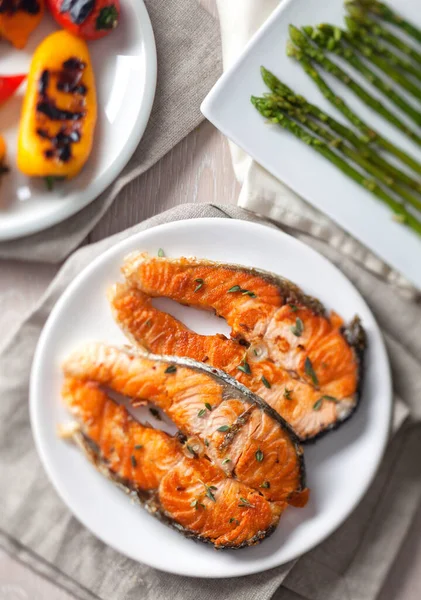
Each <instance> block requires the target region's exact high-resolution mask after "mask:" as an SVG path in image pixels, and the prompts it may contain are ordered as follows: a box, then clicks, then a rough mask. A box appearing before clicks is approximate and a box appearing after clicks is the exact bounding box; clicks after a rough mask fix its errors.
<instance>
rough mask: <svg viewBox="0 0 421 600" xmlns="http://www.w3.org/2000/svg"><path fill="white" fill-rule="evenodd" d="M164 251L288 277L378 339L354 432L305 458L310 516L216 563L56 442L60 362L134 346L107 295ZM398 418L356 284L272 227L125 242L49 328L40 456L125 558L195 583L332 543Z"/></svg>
mask: <svg viewBox="0 0 421 600" xmlns="http://www.w3.org/2000/svg"><path fill="white" fill-rule="evenodd" d="M159 248H163V249H164V251H165V253H166V255H167V256H171V257H179V256H197V257H204V258H208V259H213V260H216V261H221V262H222V261H225V262H226V261H230V262H234V263H240V264H243V265H249V266H253V267H260V268H262V269H267V270H269V271H272V272H274V273H278V274H280V275H283V276H285V277H287V278H290V279H292V280H293V281H294V282H295V283H297V284H298V285H300V286H301V287H302V288H303V289H304V290H305V292H307V293H309V294H312V295H315V296H317V297H318V298H320V300H321V301H322V302H323V303H325V305H326V306H327V307H328V308H332V309H335V310H336V311H338V312H339V314H341V315H342V316H343V317H344V318H345V319H346V320H350V319H351V318H352V317H353V316H354V315H355V314H356V313H357V314H358V315H360V317H361V319H362V322H363V324H364V327H365V328H366V331H367V334H368V342H369V345H368V351H367V361H366V371H365V383H364V390H363V397H362V400H361V406H360V407H359V409H358V410H357V412H356V413H355V415H354V416H353V417H352V419H351V420H350V421H349V422H347V423H345V424H344V425H343V426H342V427H340V428H339V429H338V430H336V431H334V432H332V433H329V434H328V435H327V436H325V437H324V438H322V439H320V440H319V441H318V442H316V443H315V444H312V445H308V446H306V447H305V462H306V467H307V483H308V485H309V487H310V489H311V495H310V501H309V503H308V505H307V506H306V507H305V508H304V509H298V508H292V507H288V509H287V510H286V511H285V513H284V515H283V516H282V518H281V522H280V525H279V527H278V529H277V530H276V531H275V533H274V534H273V535H272V536H271V537H270V538H268V539H267V540H265V541H264V542H263V543H262V544H260V545H259V546H255V547H253V548H247V549H243V550H237V551H235V550H230V551H224V552H215V550H214V549H213V548H212V547H210V546H208V545H205V544H200V543H196V542H193V541H191V540H187V539H185V538H183V536H182V535H181V534H179V533H177V532H176V531H173V530H172V529H170V528H168V527H166V526H165V525H163V524H162V523H160V522H158V521H157V520H156V519H154V518H153V517H152V516H150V515H149V514H147V513H146V511H144V510H143V509H142V508H140V507H139V506H135V505H133V504H131V502H130V500H129V499H128V498H127V497H126V496H125V494H124V493H122V492H121V491H120V490H119V489H118V488H117V487H116V486H114V485H113V484H112V483H111V482H109V481H108V480H106V479H105V478H104V477H103V476H101V475H100V474H99V473H98V472H97V471H96V470H95V469H94V467H93V466H92V465H91V464H90V463H88V462H87V460H86V459H85V457H84V456H82V454H81V453H80V451H79V450H78V449H76V448H75V447H73V446H72V445H70V444H68V443H66V442H64V441H62V440H60V439H58V437H57V435H56V426H57V425H58V424H59V423H62V422H63V421H68V420H69V417H68V415H67V414H66V411H65V409H64V408H63V406H62V404H61V401H60V386H61V383H62V375H61V371H60V363H61V362H62V360H63V359H64V358H65V357H66V356H67V355H68V354H69V353H70V352H71V351H72V350H74V349H75V348H77V347H78V346H79V345H81V344H83V343H84V342H86V341H88V340H103V341H107V342H110V343H117V344H121V343H124V342H126V340H125V338H124V336H123V335H122V333H121V332H120V330H119V329H118V327H117V325H115V324H114V322H113V319H112V317H111V314H110V310H109V307H108V303H107V299H106V295H105V294H106V290H107V288H108V287H109V286H110V285H111V284H113V283H114V282H116V281H117V280H119V279H121V276H120V265H121V263H122V260H123V257H124V256H125V255H127V254H128V253H129V252H131V251H133V250H142V251H148V252H150V253H151V254H153V255H156V253H157V251H158V249H159ZM157 302H158V303H159V305H160V306H161V307H163V306H165V308H166V310H169V311H170V312H171V313H172V314H174V315H175V316H177V317H178V318H181V320H183V321H184V322H185V323H187V325H189V326H190V327H191V328H192V329H194V330H196V331H198V332H199V333H205V334H209V333H215V332H216V331H219V332H223V333H226V332H227V330H226V325H225V324H224V322H223V321H222V320H221V319H217V318H216V317H214V316H213V315H210V314H207V313H204V312H201V311H198V310H194V309H189V308H187V307H181V306H179V305H176V304H175V303H172V302H170V301H168V300H163V299H161V300H158V301H157ZM126 343H127V342H126ZM391 407H392V393H391V378H390V370H389V365H388V359H387V355H386V351H385V348H384V344H383V340H382V336H381V334H380V331H379V328H378V326H377V324H376V321H375V320H374V317H373V315H372V314H371V312H370V310H369V308H368V307H367V305H366V303H365V302H364V300H363V299H362V297H361V296H360V294H359V293H358V292H357V290H356V289H355V288H354V287H353V285H352V284H351V283H350V282H349V281H348V280H347V279H346V278H345V277H344V275H342V273H340V271H338V270H337V269H336V268H335V267H334V266H333V265H332V264H331V263H329V262H328V261H327V260H326V259H325V258H323V257H322V256H320V255H319V254H317V253H316V252H315V251H314V250H312V249H310V248H309V247H307V246H305V245H304V244H303V243H301V242H299V241H298V240H296V239H294V238H293V237H290V236H288V235H286V234H285V233H282V232H280V231H279V230H276V229H272V228H269V227H265V226H263V225H257V224H253V223H247V222H244V221H235V220H224V219H192V220H190V221H178V222H175V223H170V224H166V225H161V226H159V227H155V228H153V229H150V230H148V231H144V232H141V233H139V234H136V235H134V236H132V237H131V238H129V239H127V240H124V241H123V242H121V243H119V244H117V245H116V246H114V247H113V248H111V249H110V250H108V251H107V252H105V253H104V254H103V255H101V256H100V257H98V258H97V259H96V260H94V261H93V262H92V263H91V264H90V265H89V266H88V267H87V268H86V269H85V270H84V271H82V272H81V273H80V275H79V276H78V277H77V278H76V279H75V280H74V281H73V282H72V283H71V285H69V287H68V288H67V290H66V291H65V293H64V294H63V296H62V297H61V299H60V300H59V301H58V302H57V304H56V306H55V308H54V310H53V311H52V313H51V315H50V318H49V319H48V322H47V324H46V325H45V328H44V330H43V332H42V335H41V337H40V340H39V343H38V348H37V351H36V354H35V359H34V363H33V367H32V376H31V390H30V412H31V422H32V428H33V433H34V437H35V442H36V445H37V448H38V452H39V454H40V456H41V460H42V462H43V464H44V467H45V469H46V471H47V473H48V475H49V477H50V479H51V481H52V482H53V484H54V485H55V487H56V489H57V491H58V493H59V494H60V496H61V497H62V499H63V500H64V502H65V503H66V504H67V505H68V506H69V508H70V509H71V511H72V512H73V513H74V515H75V516H76V517H77V518H78V519H79V520H80V521H81V522H82V523H83V524H84V525H85V526H86V527H88V528H89V529H90V530H91V531H92V532H93V533H94V534H95V535H96V536H97V537H99V538H100V539H102V540H103V541H104V542H105V543H107V544H109V545H110V546H112V547H114V548H115V549H117V550H119V551H120V552H122V553H123V554H126V555H127V556H129V557H131V558H133V559H135V560H138V561H140V562H143V563H146V564H148V565H151V566H152V567H155V568H157V569H161V570H163V571H169V572H172V573H177V574H179V575H190V576H194V577H235V576H239V575H248V574H250V573H256V572H259V571H263V570H265V569H270V568H271V567H276V566H277V565H280V564H282V563H285V562H287V561H289V560H292V559H294V558H296V557H297V556H299V555H301V554H302V553H304V552H306V551H307V550H310V549H311V548H313V547H314V546H316V544H318V543H320V542H321V541H322V540H323V539H324V538H326V537H327V536H328V535H329V534H330V533H332V532H333V531H334V530H335V529H336V528H337V527H338V526H339V525H340V524H341V523H342V522H343V521H344V520H345V519H346V518H347V517H348V515H349V514H350V513H351V511H352V510H353V509H354V508H355V506H356V505H357V504H358V502H359V501H360V500H361V497H362V496H363V494H364V493H365V491H366V490H367V488H368V486H369V484H370V482H371V481H372V479H373V477H374V474H375V472H376V470H377V467H378V465H379V462H380V460H381V457H382V455H383V451H384V448H385V444H386V441H387V438H388V432H389V424H390V417H391ZM149 418H150V415H149ZM94 498H95V500H96V501H95V502H93V501H92V500H93V499H94ZM98 498H101V502H100V504H98V502H97V500H98ZM98 507H99V508H100V509H98Z"/></svg>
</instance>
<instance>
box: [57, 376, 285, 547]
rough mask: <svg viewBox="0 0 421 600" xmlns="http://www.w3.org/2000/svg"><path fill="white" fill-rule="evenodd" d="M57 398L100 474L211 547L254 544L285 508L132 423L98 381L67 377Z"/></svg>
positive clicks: (168, 439) (158, 433)
mask: <svg viewBox="0 0 421 600" xmlns="http://www.w3.org/2000/svg"><path fill="white" fill-rule="evenodd" d="M62 397H63V400H64V402H65V404H66V406H67V408H68V409H69V411H70V412H71V414H72V415H73V417H74V418H75V419H76V422H77V427H73V428H72V436H73V439H74V441H75V442H76V443H77V444H78V445H79V446H80V447H81V448H82V450H83V451H84V452H85V454H86V455H87V457H88V458H89V459H90V460H91V461H92V462H93V463H94V464H95V465H96V467H97V468H98V469H99V471H100V472H101V473H103V474H104V475H105V476H106V477H108V478H109V479H111V480H112V481H114V482H116V483H117V484H118V485H119V486H120V487H122V488H123V489H124V490H125V491H126V492H127V493H129V494H130V495H131V496H132V497H133V498H134V499H135V500H137V501H138V502H140V503H141V504H142V505H143V506H145V508H146V509H147V510H148V511H149V512H150V513H151V514H152V515H154V516H155V517H158V518H159V519H160V520H162V521H164V522H165V523H167V524H169V525H171V526H172V527H174V528H176V529H177V530H178V531H181V532H182V533H183V534H184V535H186V536H188V537H194V538H196V539H198V540H201V541H204V542H209V543H212V544H214V545H215V547H216V548H241V547H244V546H250V545H252V544H256V543H258V542H260V541H261V540H262V539H264V538H265V537H267V536H268V535H269V534H270V533H271V532H272V531H273V530H274V529H275V527H276V525H277V523H278V521H279V518H280V515H281V513H282V511H283V510H284V508H285V507H286V506H287V504H286V503H284V502H270V501H268V500H267V499H266V498H265V497H264V496H263V495H262V494H260V493H259V492H258V491H256V490H253V489H252V488H250V487H248V486H247V485H245V484H243V483H242V482H240V481H238V480H236V479H233V478H228V477H227V476H226V474H225V473H224V472H223V471H222V470H221V469H219V468H218V467H217V466H215V465H213V464H212V463H211V462H210V461H209V460H208V459H207V458H205V457H201V458H200V457H195V458H189V457H188V456H186V453H185V450H184V448H183V445H182V443H181V442H180V440H179V439H178V438H177V437H171V436H170V435H168V434H167V433H165V432H163V431H158V430H155V429H153V428H151V427H150V426H144V425H142V424H140V423H138V422H137V421H135V420H134V419H133V418H132V417H131V416H130V414H129V413H128V411H127V410H126V408H125V407H124V406H121V405H118V404H116V403H115V402H114V400H112V399H111V398H110V397H109V396H108V395H107V393H106V392H105V391H103V390H101V389H100V387H99V385H98V384H97V383H94V382H91V381H82V380H81V379H74V378H66V380H65V382H64V386H63V390H62Z"/></svg>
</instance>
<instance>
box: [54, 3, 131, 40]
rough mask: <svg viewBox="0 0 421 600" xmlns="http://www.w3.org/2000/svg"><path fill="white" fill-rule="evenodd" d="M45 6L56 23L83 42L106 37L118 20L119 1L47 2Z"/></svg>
mask: <svg viewBox="0 0 421 600" xmlns="http://www.w3.org/2000/svg"><path fill="white" fill-rule="evenodd" d="M47 6H48V8H49V9H50V11H51V13H52V15H53V17H54V18H55V20H56V21H57V23H59V24H60V25H61V26H62V27H64V29H67V30H68V31H70V33H73V35H77V36H78V37H81V38H83V39H85V40H97V39H99V38H102V37H104V36H105V35H108V34H109V33H111V31H112V30H113V29H115V28H116V27H117V25H118V21H119V18H120V0H47Z"/></svg>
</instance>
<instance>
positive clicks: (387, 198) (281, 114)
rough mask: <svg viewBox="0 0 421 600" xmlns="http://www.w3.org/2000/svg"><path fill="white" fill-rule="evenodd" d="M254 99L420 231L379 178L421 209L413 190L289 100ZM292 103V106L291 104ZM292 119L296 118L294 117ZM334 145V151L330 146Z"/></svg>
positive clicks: (272, 118)
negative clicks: (411, 191) (318, 123)
mask: <svg viewBox="0 0 421 600" xmlns="http://www.w3.org/2000/svg"><path fill="white" fill-rule="evenodd" d="M251 102H252V103H253V105H254V106H255V107H256V108H257V110H258V111H259V112H260V113H261V114H262V115H263V116H264V117H265V118H266V119H269V120H270V122H272V123H274V124H276V125H280V126H281V127H283V128H284V129H286V130H287V131H290V132H291V133H293V134H294V135H295V136H296V137H297V138H298V139H300V140H301V141H303V142H304V143H305V144H307V145H308V146H311V147H312V148H313V149H314V150H315V151H316V152H318V153H319V154H321V155H322V156H324V158H326V159H327V160H329V161H330V162H331V163H333V164H334V165H335V166H336V167H337V168H339V169H340V170H341V171H342V172H343V173H344V174H345V175H347V176H348V177H350V178H351V179H353V180H354V181H355V182H356V183H358V184H359V185H361V187H363V188H364V189H366V190H367V191H369V192H370V193H371V194H373V195H374V196H376V198H378V199H379V200H381V201H382V202H383V203H384V204H386V205H387V206H389V208H391V209H392V211H393V216H394V218H395V219H396V220H398V222H400V223H402V224H405V225H407V226H408V227H410V228H411V229H412V230H413V231H415V232H416V233H418V235H421V221H420V220H419V219H418V218H417V217H416V216H414V215H413V214H412V212H410V211H409V210H407V209H406V207H405V205H404V204H402V203H401V202H397V201H396V200H395V199H394V198H393V197H392V196H391V195H389V194H387V193H386V192H385V191H384V190H383V189H382V188H381V187H380V182H381V183H383V184H385V185H387V186H388V187H390V189H391V190H393V191H394V192H396V193H397V194H400V199H401V200H405V201H406V202H408V203H410V204H412V205H413V206H414V207H415V208H417V209H418V210H420V209H421V202H420V200H419V199H418V198H417V197H415V196H414V195H412V194H409V193H408V192H407V191H406V190H405V188H403V187H401V186H400V185H396V184H395V183H394V182H393V180H390V179H389V177H388V176H387V175H385V174H384V172H383V171H382V170H381V169H379V168H378V167H377V166H375V165H372V163H371V162H369V161H367V160H366V159H365V158H361V156H360V155H359V154H358V153H356V152H354V151H353V150H352V149H351V148H349V147H348V146H347V145H346V144H344V143H343V142H342V140H340V139H339V140H338V139H335V138H334V136H332V135H331V134H330V132H329V131H328V130H327V129H325V128H321V127H320V126H318V125H317V124H315V123H314V122H313V121H311V120H310V119H307V117H306V116H305V115H303V114H300V113H299V112H298V111H297V110H295V109H292V110H290V109H289V106H291V105H289V103H287V104H285V102H284V101H283V100H280V101H278V100H276V101H273V99H268V98H256V97H254V96H253V97H252V98H251ZM288 105H289V106H288ZM292 119H295V121H294V120H292ZM298 123H302V124H304V125H305V126H306V127H307V129H309V130H310V131H312V132H313V133H316V134H317V135H319V136H320V137H321V138H322V139H325V140H327V141H329V142H330V143H329V145H328V144H326V143H324V142H322V141H320V139H319V138H318V137H314V136H312V135H309V133H308V132H307V130H305V129H303V128H302V127H301V126H300V125H299V124H298ZM331 148H335V152H334V151H333V150H332V149H331ZM347 157H348V158H351V159H352V160H353V162H354V163H356V164H357V165H359V166H361V167H363V169H365V171H366V172H367V173H368V174H369V175H370V176H374V177H377V179H373V178H372V177H371V178H370V179H368V178H367V176H366V174H363V173H360V171H357V170H356V169H354V167H353V166H352V164H349V163H348V162H347V161H346V160H344V158H345V159H346V158H347Z"/></svg>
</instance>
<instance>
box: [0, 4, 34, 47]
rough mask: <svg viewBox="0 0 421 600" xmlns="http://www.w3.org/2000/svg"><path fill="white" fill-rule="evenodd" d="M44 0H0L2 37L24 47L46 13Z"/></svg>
mask: <svg viewBox="0 0 421 600" xmlns="http://www.w3.org/2000/svg"><path fill="white" fill-rule="evenodd" d="M44 8H45V1H44V0H0V37H3V38H4V39H6V40H8V41H9V42H10V43H11V44H13V46H15V48H19V49H20V48H24V47H25V46H26V42H27V41H28V38H29V36H30V35H31V33H32V32H33V30H34V29H35V28H36V27H37V26H38V25H39V23H40V21H41V19H42V16H43V14H44Z"/></svg>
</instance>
